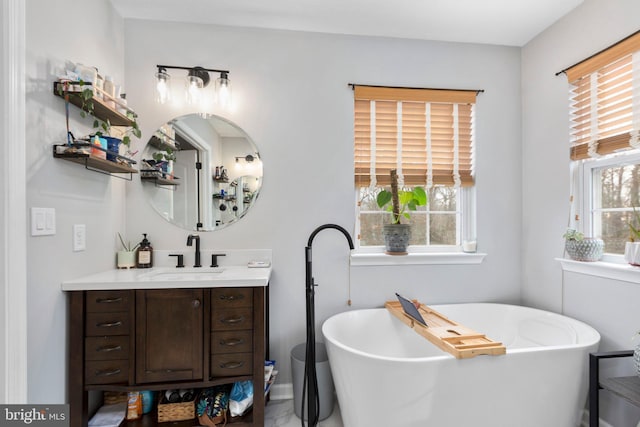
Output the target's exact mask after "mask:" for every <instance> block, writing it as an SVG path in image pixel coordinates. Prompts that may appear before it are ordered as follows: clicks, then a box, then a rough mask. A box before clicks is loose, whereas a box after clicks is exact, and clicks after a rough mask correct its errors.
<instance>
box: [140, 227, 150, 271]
mask: <svg viewBox="0 0 640 427" xmlns="http://www.w3.org/2000/svg"><path fill="white" fill-rule="evenodd" d="M143 236H144V239H142V241H141V242H140V246H138V250H137V252H136V268H150V267H153V248H152V247H151V242H149V240H147V233H144V234H143Z"/></svg>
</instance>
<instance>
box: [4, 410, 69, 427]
mask: <svg viewBox="0 0 640 427" xmlns="http://www.w3.org/2000/svg"><path fill="white" fill-rule="evenodd" d="M16 426H36V427H37V426H42V427H45V426H46V427H69V405H66V404H65V405H0V427H16Z"/></svg>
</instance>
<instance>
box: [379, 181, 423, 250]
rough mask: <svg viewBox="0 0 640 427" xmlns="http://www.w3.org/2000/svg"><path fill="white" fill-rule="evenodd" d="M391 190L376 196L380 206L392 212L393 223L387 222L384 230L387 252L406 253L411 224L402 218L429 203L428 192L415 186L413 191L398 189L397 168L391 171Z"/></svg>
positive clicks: (407, 217) (406, 217)
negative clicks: (404, 222)
mask: <svg viewBox="0 0 640 427" xmlns="http://www.w3.org/2000/svg"><path fill="white" fill-rule="evenodd" d="M390 175H391V191H387V190H382V191H380V193H378V196H377V197H376V202H377V204H378V206H379V207H381V208H384V207H385V206H386V208H385V209H386V211H387V212H390V213H391V224H385V225H384V227H383V230H382V234H383V236H384V243H385V249H386V253H387V254H388V255H406V254H407V247H408V246H409V239H410V238H411V225H409V224H401V223H400V221H401V218H405V219H411V215H410V214H409V212H408V211H415V210H416V208H417V207H418V206H424V205H426V204H427V193H426V192H425V191H424V188H422V187H414V188H413V190H411V191H404V190H399V189H398V174H397V171H396V169H392V170H391V171H390Z"/></svg>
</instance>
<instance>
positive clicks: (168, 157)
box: [151, 148, 176, 179]
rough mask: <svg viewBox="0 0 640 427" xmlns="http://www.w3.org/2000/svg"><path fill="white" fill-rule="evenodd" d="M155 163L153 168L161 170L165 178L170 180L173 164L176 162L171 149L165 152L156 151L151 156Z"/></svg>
mask: <svg viewBox="0 0 640 427" xmlns="http://www.w3.org/2000/svg"><path fill="white" fill-rule="evenodd" d="M151 156H152V157H153V160H155V161H156V163H155V167H156V168H161V169H162V172H163V173H164V174H165V175H166V178H168V179H171V177H172V176H173V162H174V160H176V154H175V152H174V151H173V150H172V149H171V148H167V149H166V150H165V151H156V152H155V153H153V154H152V155H151Z"/></svg>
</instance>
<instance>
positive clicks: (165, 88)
mask: <svg viewBox="0 0 640 427" xmlns="http://www.w3.org/2000/svg"><path fill="white" fill-rule="evenodd" d="M155 77H156V102H157V103H158V104H164V103H166V102H167V101H169V100H170V99H171V76H170V75H169V74H168V73H167V69H166V68H164V67H158V72H157V73H156V74H155Z"/></svg>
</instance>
